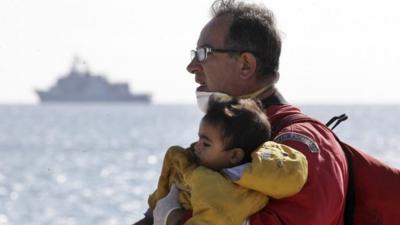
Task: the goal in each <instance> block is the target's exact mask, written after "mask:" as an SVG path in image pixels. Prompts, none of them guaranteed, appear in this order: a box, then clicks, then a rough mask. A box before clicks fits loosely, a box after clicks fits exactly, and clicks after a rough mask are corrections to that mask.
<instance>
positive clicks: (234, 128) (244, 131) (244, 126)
mask: <svg viewBox="0 0 400 225" xmlns="http://www.w3.org/2000/svg"><path fill="white" fill-rule="evenodd" d="M202 121H203V122H206V123H208V124H210V125H211V126H214V127H215V128H216V129H219V131H220V132H221V135H222V138H223V143H224V150H230V149H233V148H241V149H243V150H244V152H245V156H244V158H243V160H242V163H243V162H250V161H251V153H252V152H253V151H254V150H256V149H257V147H259V146H260V145H262V144H263V143H264V142H266V141H268V140H269V139H270V138H271V125H270V123H269V121H268V118H267V116H266V115H265V113H264V112H263V111H262V107H261V102H260V101H256V100H252V99H237V98H229V99H221V98H218V97H215V96H211V97H210V101H209V104H208V109H207V113H206V115H205V116H204V117H203V119H202Z"/></svg>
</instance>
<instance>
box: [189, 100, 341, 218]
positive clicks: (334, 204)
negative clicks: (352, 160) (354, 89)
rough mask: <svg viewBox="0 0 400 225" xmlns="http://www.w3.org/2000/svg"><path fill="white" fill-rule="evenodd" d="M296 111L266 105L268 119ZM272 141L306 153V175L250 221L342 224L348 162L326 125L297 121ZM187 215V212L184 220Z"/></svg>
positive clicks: (296, 110) (293, 108) (280, 106)
mask: <svg viewBox="0 0 400 225" xmlns="http://www.w3.org/2000/svg"><path fill="white" fill-rule="evenodd" d="M298 112H300V110H299V109H297V108H295V107H293V106H290V105H272V106H269V107H268V108H267V109H266V114H267V116H268V117H269V119H270V121H271V123H275V122H276V121H279V120H280V119H282V118H283V117H285V116H287V115H289V114H292V113H298ZM275 141H278V142H281V143H283V144H286V145H288V146H290V147H292V148H294V149H296V150H298V151H301V152H302V153H303V154H304V155H305V156H306V157H307V160H308V179H307V182H306V184H305V185H304V187H303V189H302V190H301V191H300V193H298V194H296V195H295V196H293V197H290V198H284V199H279V200H274V199H271V200H270V202H269V203H268V204H267V205H266V207H265V208H264V209H262V210H261V211H259V212H258V213H256V214H254V215H253V216H251V218H250V223H251V225H297V224H307V225H343V212H344V205H345V193H346V190H347V180H348V173H347V163H346V158H345V155H344V153H343V151H342V149H341V147H340V145H339V143H337V141H336V140H335V137H334V136H333V135H332V133H331V132H330V131H329V130H328V128H326V127H324V126H321V125H318V124H316V123H296V124H293V125H290V126H288V127H285V128H283V129H282V130H281V131H280V132H279V133H278V134H277V135H276V136H275ZM189 217H190V212H188V213H187V215H185V217H184V218H185V219H184V220H183V223H184V222H185V221H186V219H188V218H189ZM183 223H182V224H183Z"/></svg>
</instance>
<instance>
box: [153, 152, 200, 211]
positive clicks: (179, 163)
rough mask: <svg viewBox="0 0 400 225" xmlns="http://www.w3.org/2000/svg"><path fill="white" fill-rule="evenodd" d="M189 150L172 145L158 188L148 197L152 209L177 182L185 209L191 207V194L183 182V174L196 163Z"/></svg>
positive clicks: (165, 158) (181, 202)
mask: <svg viewBox="0 0 400 225" xmlns="http://www.w3.org/2000/svg"><path fill="white" fill-rule="evenodd" d="M187 151H189V149H185V148H182V147H180V146H172V147H170V148H169V149H168V150H167V152H166V154H165V156H164V161H163V166H162V169H161V174H160V177H159V179H158V184H157V189H156V190H155V191H154V192H153V193H152V194H151V195H150V196H149V198H148V204H149V207H150V208H151V209H154V208H155V206H156V204H157V202H158V201H159V200H160V199H161V198H163V197H165V196H166V195H167V194H168V193H169V191H170V187H171V185H172V184H175V185H176V186H177V187H178V189H179V190H180V192H179V200H180V204H181V205H182V207H183V208H185V209H188V208H190V202H189V198H190V194H189V193H188V191H187V188H186V185H185V184H184V182H183V174H184V173H187V172H188V171H189V170H191V169H192V168H193V167H194V166H195V165H193V163H192V162H191V161H190V160H189V159H188V152H187Z"/></svg>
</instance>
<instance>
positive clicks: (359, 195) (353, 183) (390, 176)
mask: <svg viewBox="0 0 400 225" xmlns="http://www.w3.org/2000/svg"><path fill="white" fill-rule="evenodd" d="M336 119H337V120H343V116H342V117H337V118H336ZM332 121H333V120H332ZM303 122H310V123H317V124H322V123H321V122H319V121H317V120H315V119H312V118H310V117H307V116H305V115H304V114H300V113H295V114H291V115H288V116H285V117H284V118H283V119H281V120H279V121H278V122H277V124H272V127H273V128H274V130H273V132H274V133H275V134H277V133H278V132H279V131H280V130H281V129H283V128H284V127H287V126H290V125H292V124H295V123H303ZM322 125H323V124H322ZM332 133H333V132H332ZM333 135H334V136H335V138H336V140H337V141H338V142H339V143H340V145H341V147H342V149H343V151H344V153H345V155H346V159H347V162H348V166H349V181H348V192H347V196H346V208H345V224H346V225H350V224H351V225H398V224H400V193H399V191H400V170H399V169H396V168H393V167H390V166H388V165H386V164H385V163H383V162H381V161H379V160H377V159H375V158H374V157H372V156H370V155H368V154H367V153H365V152H363V151H362V150H360V149H358V148H355V147H353V146H351V145H349V144H347V143H344V142H343V141H341V140H340V139H339V138H338V137H337V136H336V135H335V134H334V133H333Z"/></svg>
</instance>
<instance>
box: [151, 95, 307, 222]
mask: <svg viewBox="0 0 400 225" xmlns="http://www.w3.org/2000/svg"><path fill="white" fill-rule="evenodd" d="M270 135H271V128H270V124H269V122H268V119H267V117H266V115H265V114H264V113H263V111H262V110H261V108H260V106H259V103H257V102H255V101H254V100H251V99H225V100H223V99H218V98H213V97H211V99H210V103H209V106H208V110H207V113H206V115H205V116H204V117H203V118H202V120H201V123H200V128H199V140H198V141H197V142H196V143H194V144H192V146H191V147H190V148H189V149H183V148H181V147H178V146H175V147H171V148H170V149H169V150H168V151H167V153H166V156H165V158H164V163H163V168H162V173H161V176H160V179H159V183H158V187H157V190H156V191H155V192H154V193H153V194H152V195H150V197H149V206H150V209H154V207H155V205H156V203H157V201H158V200H160V199H161V198H163V197H164V196H166V195H167V194H168V192H169V191H170V188H171V186H172V185H175V186H176V187H177V188H178V189H179V190H180V192H179V203H180V205H181V206H182V207H183V208H185V209H188V210H192V211H193V216H192V218H191V219H189V220H188V221H187V222H186V223H185V224H186V225H203V224H204V225H208V224H213V225H219V224H221V225H222V224H224V225H225V224H233V225H241V224H242V223H243V221H245V219H246V218H247V217H248V216H250V215H252V214H254V213H255V212H257V211H259V210H260V209H262V208H263V207H264V206H265V204H267V202H268V197H267V196H269V197H273V198H283V197H289V196H292V195H294V194H296V193H298V192H299V191H300V189H301V188H302V187H303V185H304V183H305V182H306V179H307V161H306V159H305V157H304V156H303V155H302V154H301V153H300V152H298V151H296V150H294V149H292V148H290V147H288V146H285V145H281V144H278V143H275V142H271V141H268V140H270Z"/></svg>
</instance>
